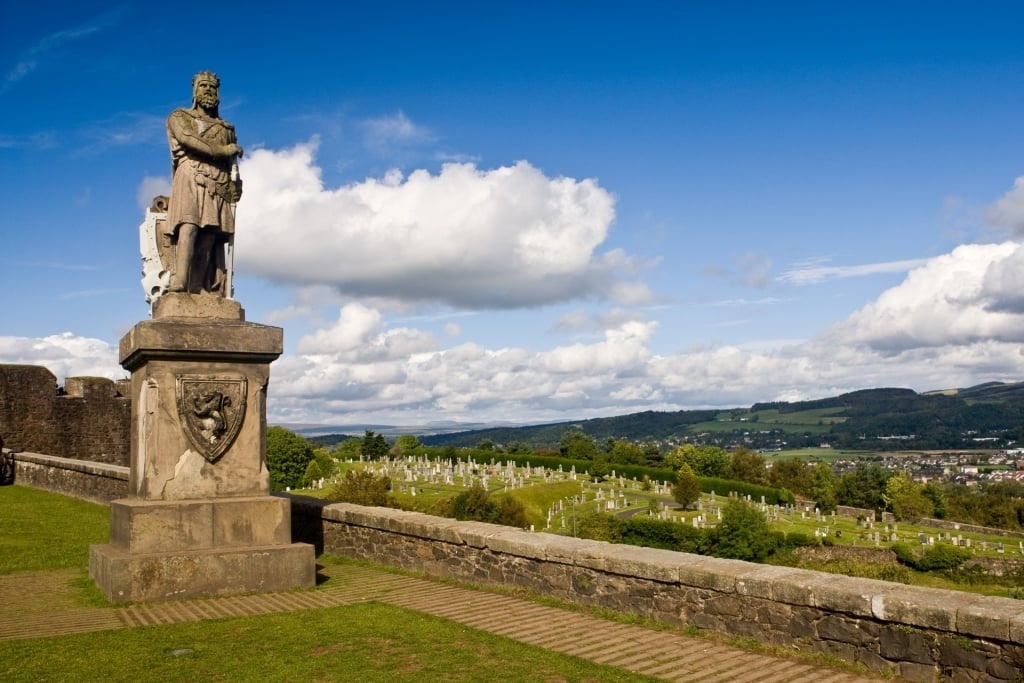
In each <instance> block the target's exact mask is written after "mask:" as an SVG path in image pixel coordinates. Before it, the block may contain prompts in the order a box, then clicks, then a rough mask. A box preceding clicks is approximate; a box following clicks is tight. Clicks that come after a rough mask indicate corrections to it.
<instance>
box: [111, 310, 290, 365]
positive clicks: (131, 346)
mask: <svg viewBox="0 0 1024 683" xmlns="http://www.w3.org/2000/svg"><path fill="white" fill-rule="evenodd" d="M283 352H284V330H282V329H281V328H280V327H272V326H270V325H259V324H257V323H250V322H245V321H242V320H223V319H217V318H196V319H182V318H173V319H164V320H145V321H143V322H140V323H138V324H136V325H135V327H133V328H132V329H130V330H129V331H128V333H127V334H126V335H124V336H123V337H121V342H120V345H119V350H118V361H119V362H120V363H121V366H122V367H124V368H125V369H126V370H129V371H131V370H134V369H136V368H138V367H141V366H142V365H144V364H145V363H146V362H148V361H153V360H191V361H218V362H246V363H270V362H272V361H274V360H276V359H277V358H278V356H280V355H281V354H282V353H283Z"/></svg>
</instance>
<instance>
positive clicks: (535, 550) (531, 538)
mask: <svg viewBox="0 0 1024 683" xmlns="http://www.w3.org/2000/svg"><path fill="white" fill-rule="evenodd" d="M551 541H552V537H551V535H550V534H531V533H529V532H527V531H520V530H519V529H509V528H508V527H505V530H504V531H499V532H498V533H496V534H494V535H493V536H491V537H490V538H489V539H488V540H487V547H488V548H489V549H491V550H492V551H494V552H496V553H506V554H509V555H516V556H519V557H525V558H528V559H531V560H544V559H547V549H548V546H549V545H550V544H551Z"/></svg>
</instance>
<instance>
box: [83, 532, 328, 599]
mask: <svg viewBox="0 0 1024 683" xmlns="http://www.w3.org/2000/svg"><path fill="white" fill-rule="evenodd" d="M89 550H90V553H89V575H90V576H91V577H92V579H93V580H94V581H95V582H96V585H97V586H99V588H100V590H101V591H103V594H104V595H106V596H107V599H108V600H110V601H111V602H115V603H121V602H146V601H153V600H176V599H182V598H198V597H210V596H214V595H230V594H233V593H253V592H264V591H282V590H291V589H294V588H312V587H313V586H314V585H315V583H316V560H315V557H314V551H313V546H311V545H309V544H308V543H289V544H288V545H273V546H250V547H246V548H231V549H227V550H225V549H208V550H195V551H191V552H159V553H129V552H126V551H124V550H122V549H120V548H115V547H114V546H112V545H94V546H92V547H91V548H90V549H89Z"/></svg>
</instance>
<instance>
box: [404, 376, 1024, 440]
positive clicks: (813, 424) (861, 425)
mask: <svg viewBox="0 0 1024 683" xmlns="http://www.w3.org/2000/svg"><path fill="white" fill-rule="evenodd" d="M574 428H577V429H581V430H582V431H584V432H585V433H587V434H589V435H590V436H592V437H594V438H595V439H597V440H598V441H599V442H600V441H604V440H605V439H608V438H614V439H628V440H630V441H634V442H664V441H668V440H682V439H684V438H688V439H691V440H692V439H698V440H701V441H704V442H710V443H721V444H723V445H735V444H739V443H743V444H746V445H749V446H751V447H757V448H781V447H798V446H817V445H819V444H821V443H828V444H829V445H832V446H835V447H839V448H853V449H857V448H861V449H867V450H885V449H896V448H899V449H909V448H916V449H937V448H980V447H989V448H993V447H1001V446H1006V445H1009V444H1011V443H1014V442H1015V441H1018V440H1022V439H1024V382H1017V383H1000V382H989V383H986V384H980V385H978V386H974V387H969V388H966V389H951V390H945V391H930V392H925V393H917V392H915V391H913V390H911V389H900V388H879V389H865V390H861V391H853V392H850V393H847V394H842V395H840V396H835V397H831V398H824V399H817V400H813V401H798V402H792V403H790V402H771V403H755V404H754V405H752V406H751V407H750V408H733V409H726V410H679V411H673V412H655V411H644V412H642V413H633V414H630V415H622V416H618V417H606V418H594V419H589V420H574V421H570V422H560V423H556V424H546V425H538V426H526V427H502V428H490V429H475V430H467V431H462V432H453V433H447V434H434V435H429V436H421V437H420V440H421V441H423V442H424V443H426V444H428V445H449V444H450V445H453V446H474V445H476V444H478V443H479V442H480V441H482V440H490V441H491V442H493V443H495V444H499V445H508V444H510V443H513V442H523V443H526V444H529V445H530V446H532V447H534V448H543V447H547V448H557V446H558V442H559V440H560V438H561V436H562V434H563V433H564V432H565V431H566V430H568V429H574Z"/></svg>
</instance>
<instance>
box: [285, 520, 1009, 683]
mask: <svg viewBox="0 0 1024 683" xmlns="http://www.w3.org/2000/svg"><path fill="white" fill-rule="evenodd" d="M295 505H296V509H295V510H294V511H293V518H294V519H296V520H297V521H298V522H299V523H302V522H303V521H304V523H305V527H306V530H307V532H311V533H314V534H316V535H318V536H319V538H317V539H315V540H317V541H319V543H320V544H321V545H322V548H323V550H324V551H325V552H328V553H332V554H336V555H340V556H344V557H350V558H355V559H362V560H370V561H374V562H379V563H383V564H387V565H393V566H398V567H403V568H406V569H413V570H419V571H423V572H425V573H427V574H428V575H432V576H439V577H453V578H458V579H464V580H470V581H476V582H481V583H492V584H503V585H511V586H518V587H522V588H526V589H530V590H533V591H536V592H538V593H541V594H544V595H549V596H553V597H557V598H561V599H565V600H571V601H574V602H578V603H582V604H585V605H594V606H600V607H606V608H609V609H613V610H616V611H620V612H626V613H631V614H637V615H641V616H644V617H650V618H653V619H657V620H659V621H663V622H667V623H671V624H676V625H694V626H697V627H699V628H702V629H708V630H711V631H715V632H718V633H722V634H727V635H730V636H738V637H753V638H757V639H759V640H762V641H765V642H769V643H772V644H775V645H778V646H782V647H787V648H796V649H800V650H804V651H816V652H822V653H825V654H828V655H833V656H836V657H840V658H842V659H844V660H847V661H851V662H860V663H862V664H864V665H865V666H866V667H868V668H869V669H871V670H873V671H878V672H891V673H893V674H896V675H898V676H901V677H903V678H906V679H909V680H913V681H929V682H930V681H933V680H935V678H936V676H943V677H945V678H948V679H951V680H959V681H1018V680H1020V674H1021V671H1024V601H1017V600H1010V599H1007V598H994V597H987V596H980V595H974V594H968V593H960V592H956V591H944V590H937V589H930V588H919V587H913V586H903V585H900V584H893V583H888V582H885V581H875V580H870V579H857V578H852V577H846V576H839V575H834V574H825V573H821V572H813V571H807V570H801V569H793V568H789V567H773V566H765V565H757V564H751V563H747V562H740V561H737V560H723V559H717V558H711V557H703V556H699V555H690V554H687V553H677V552H672V551H667V550H657V549H651V548H636V547H632V546H625V545H612V544H608V543H604V542H600V541H589V540H582V539H574V538H566V537H562V536H556V535H552V534H543V533H529V532H525V531H520V530H518V529H512V528H509V527H502V526H496V525H491V524H484V523H480V522H458V521H455V520H450V519H444V518H438V517H432V516H429V515H424V514H419V513H413V512H405V511H401V510H391V509H386V508H369V507H361V506H357V505H349V504H335V505H327V506H318V505H315V504H312V503H305V502H302V501H296V503H295ZM311 530H312V531H311Z"/></svg>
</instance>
